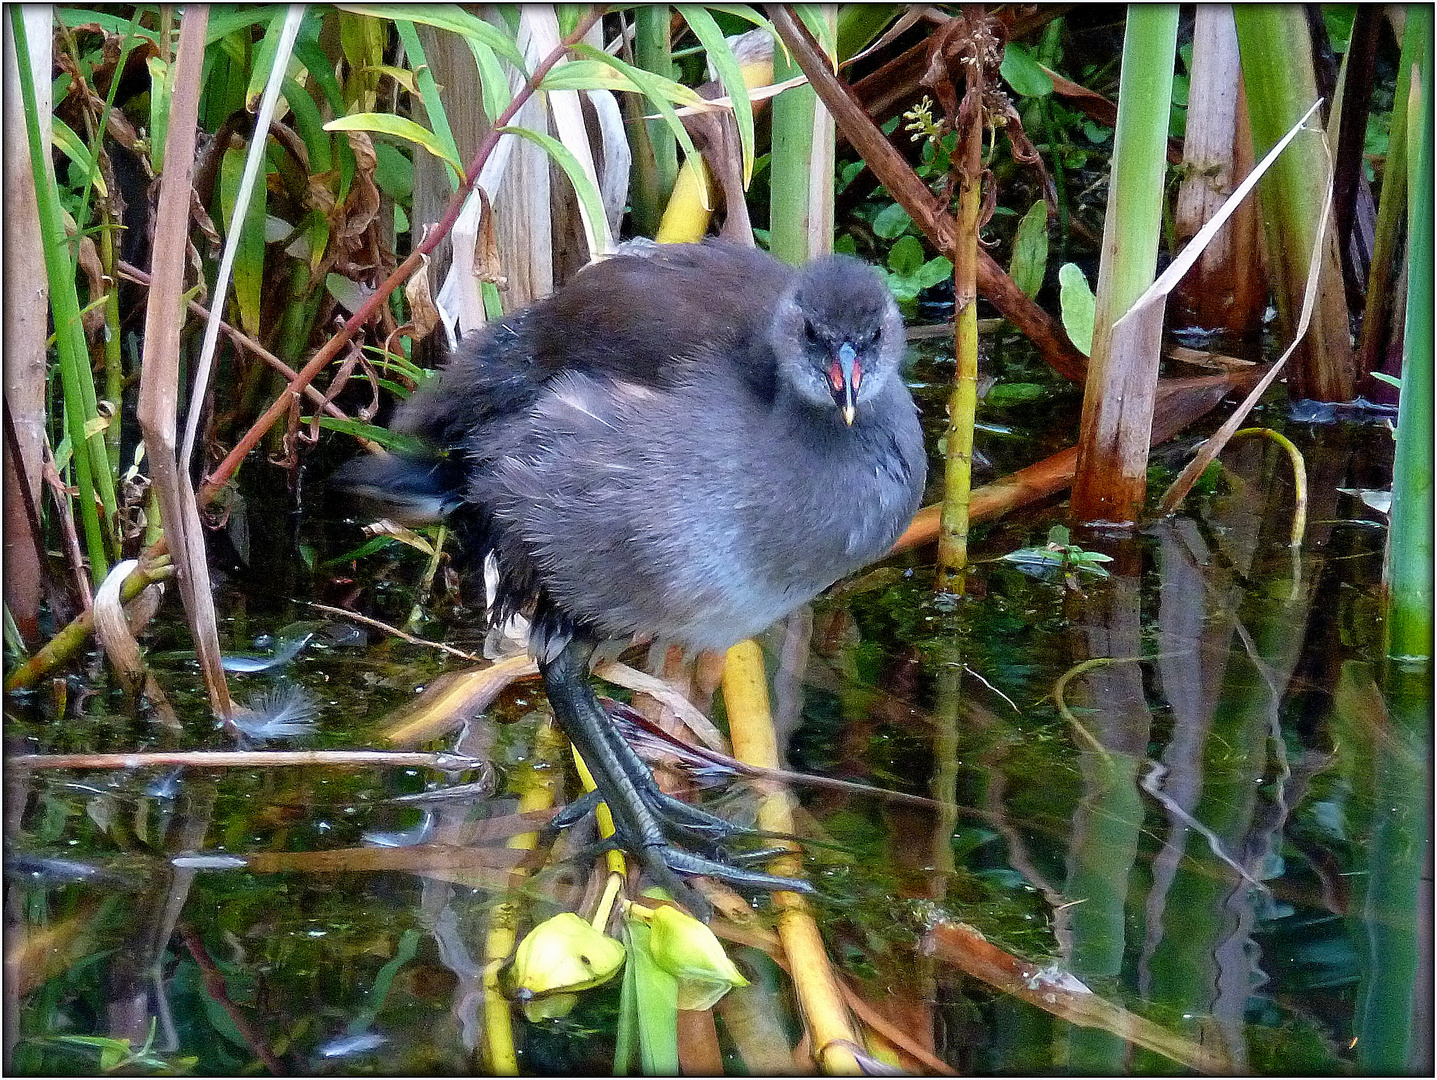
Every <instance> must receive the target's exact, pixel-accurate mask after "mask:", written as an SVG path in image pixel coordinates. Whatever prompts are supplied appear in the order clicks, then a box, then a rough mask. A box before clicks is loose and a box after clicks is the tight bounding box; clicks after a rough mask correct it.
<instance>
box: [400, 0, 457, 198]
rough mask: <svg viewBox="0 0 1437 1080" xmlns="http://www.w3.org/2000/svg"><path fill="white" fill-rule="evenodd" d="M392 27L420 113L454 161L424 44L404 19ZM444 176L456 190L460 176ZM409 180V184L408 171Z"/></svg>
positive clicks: (446, 118)
mask: <svg viewBox="0 0 1437 1080" xmlns="http://www.w3.org/2000/svg"><path fill="white" fill-rule="evenodd" d="M394 29H395V30H396V31H398V33H399V41H400V44H402V45H403V46H404V55H405V57H406V59H407V61H408V63H409V66H410V68H411V69H412V70H413V72H414V82H415V84H416V85H417V86H418V87H419V97H420V99H421V100H422V101H423V102H424V115H425V117H426V118H427V119H428V121H429V127H430V129H431V131H432V132H433V135H434V138H435V140H436V141H437V142H438V143H439V145H440V146H442V147H443V148H444V152H445V153H446V154H447V155H449V156H451V157H452V158H453V159H454V160H455V161H458V160H459V147H458V145H457V144H456V143H455V142H454V132H453V130H452V129H451V128H450V127H449V114H448V113H447V112H445V110H444V102H443V101H442V100H440V97H439V87H438V85H437V84H436V83H435V82H434V72H433V71H432V70H431V69H430V67H429V61H428V59H427V58H426V57H425V55H424V45H423V43H422V42H421V41H420V40H419V32H418V31H417V30H415V29H414V24H413V23H412V22H410V21H409V20H408V19H396V20H394ZM447 175H448V177H449V190H450V191H458V190H459V183H460V177H459V176H456V175H455V173H454V171H453V169H450V170H449V172H448V173H447ZM410 180H411V186H412V181H413V174H412V171H411V176H410Z"/></svg>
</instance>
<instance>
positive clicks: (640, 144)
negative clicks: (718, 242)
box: [625, 4, 702, 236]
mask: <svg viewBox="0 0 1437 1080" xmlns="http://www.w3.org/2000/svg"><path fill="white" fill-rule="evenodd" d="M669 17H670V8H669V6H668V5H667V4H643V5H640V6H639V7H637V8H635V9H634V62H635V64H637V65H638V66H639V67H641V68H643V69H644V70H645V71H652V72H654V73H655V74H656V75H662V76H663V77H664V78H666V79H668V78H672V77H673V67H674V64H673V60H672V58H671V56H670V50H669ZM625 105H626V106H627V107H628V108H630V109H632V110H633V112H634V113H635V114H637V113H639V112H640V111H641V108H642V106H641V105H640V102H639V99H638V98H637V97H636V96H634V95H632V94H628V95H625ZM630 130H631V132H632V134H631V139H632V142H633V147H634V188H633V210H632V213H633V216H634V226H635V228H636V229H637V230H638V232H639V233H641V234H642V235H644V236H653V235H655V234H656V233H657V232H658V229H659V223H660V221H662V219H663V211H664V207H665V206H666V205H667V204H668V201H669V196H670V195H671V194H672V193H673V190H674V183H675V181H677V179H678V176H679V143H678V139H677V138H676V137H675V136H674V133H673V131H672V130H671V129H670V128H669V125H668V124H666V123H664V121H663V120H662V119H658V120H641V121H639V122H637V123H633V124H631V127H630ZM700 235H702V233H700Z"/></svg>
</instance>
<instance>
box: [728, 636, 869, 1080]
mask: <svg viewBox="0 0 1437 1080" xmlns="http://www.w3.org/2000/svg"><path fill="white" fill-rule="evenodd" d="M723 689H724V701H725V703H726V704H727V706H728V716H729V733H730V736H731V738H732V739H733V746H734V756H735V757H736V758H738V759H739V760H740V761H746V762H749V763H750V764H753V765H761V766H763V767H765V768H770V769H774V768H777V767H778V764H779V759H778V744H777V742H776V740H775V737H774V732H773V720H772V717H771V715H770V713H769V705H768V686H767V682H766V676H765V674H764V666H763V653H762V652H761V651H760V650H759V647H758V645H757V644H756V643H755V642H753V641H751V640H750V641H741V642H739V643H738V644H737V645H735V646H733V647H732V648H731V649H729V651H728V657H727V663H726V665H725V667H724V674H723ZM790 799H791V796H789V795H788V793H787V792H785V791H783V790H782V789H780V788H778V787H777V785H770V787H769V792H768V794H767V795H766V796H765V797H764V799H763V801H762V802H761V803H760V804H759V810H758V828H759V829H761V830H763V831H765V832H772V833H792V832H793V809H792V804H791V802H790ZM768 869H769V871H770V872H771V873H774V874H779V875H782V876H785V877H793V876H794V875H796V874H798V873H799V872H800V871H801V870H802V860H801V859H800V857H799V854H798V852H797V851H796V850H792V849H791V853H790V854H788V855H782V856H779V857H778V858H776V859H774V860H773V861H772V862H771V863H770V864H769V867H768ZM773 905H774V907H775V909H777V911H778V936H779V939H780V940H781V941H782V942H783V948H784V952H785V953H786V954H787V956H788V961H789V965H790V967H789V970H790V972H791V973H792V975H793V982H794V989H795V991H796V992H797V994H798V1000H799V1004H800V1006H801V1008H802V1010H803V1019H804V1025H805V1027H806V1029H807V1031H808V1037H809V1043H810V1044H811V1046H812V1049H813V1057H814V1059H815V1060H816V1061H817V1062H818V1063H819V1067H820V1068H821V1069H822V1070H823V1071H824V1072H826V1073H831V1074H843V1075H857V1074H858V1073H860V1072H861V1071H862V1070H861V1069H860V1068H859V1065H858V1060H857V1059H856V1058H855V1057H854V1055H853V1047H855V1046H857V1045H858V1040H857V1037H856V1035H855V1033H854V1030H853V1025H852V1024H851V1023H850V1022H849V1019H848V1009H847V1007H846V1006H845V1005H844V1003H843V996H842V994H841V993H840V991H839V989H838V984H837V980H836V979H835V977H834V973H833V969H832V968H831V967H830V965H829V962H828V954H827V952H826V951H825V949H824V945H823V938H822V937H821V936H820V934H819V932H818V925H817V924H816V923H815V922H814V920H813V916H812V914H810V913H809V910H808V905H807V904H806V903H805V902H804V899H803V897H802V896H800V895H799V894H798V893H794V892H776V893H774V894H773Z"/></svg>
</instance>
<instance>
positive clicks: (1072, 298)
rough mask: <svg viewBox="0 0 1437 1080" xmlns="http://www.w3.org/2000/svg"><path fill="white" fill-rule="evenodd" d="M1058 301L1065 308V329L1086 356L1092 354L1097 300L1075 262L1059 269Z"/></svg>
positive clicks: (1065, 264)
mask: <svg viewBox="0 0 1437 1080" xmlns="http://www.w3.org/2000/svg"><path fill="white" fill-rule="evenodd" d="M1058 285H1059V293H1058V303H1059V306H1060V307H1061V308H1062V310H1063V329H1064V330H1066V331H1067V332H1068V337H1069V338H1070V339H1071V340H1072V342H1073V344H1074V345H1076V346H1077V347H1078V349H1079V351H1081V352H1082V354H1083V355H1084V356H1089V355H1091V354H1092V349H1093V319H1094V317H1095V316H1096V313H1097V302H1096V301H1095V300H1094V298H1093V290H1092V289H1090V288H1089V287H1088V279H1087V278H1085V277H1084V276H1083V272H1082V271H1081V270H1080V269H1078V267H1077V265H1076V264H1075V263H1064V264H1063V267H1062V269H1061V270H1059V271H1058Z"/></svg>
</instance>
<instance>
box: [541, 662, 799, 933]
mask: <svg viewBox="0 0 1437 1080" xmlns="http://www.w3.org/2000/svg"><path fill="white" fill-rule="evenodd" d="M593 650H594V646H593V643H592V642H588V641H582V640H577V639H576V640H573V641H570V642H569V643H568V644H567V645H565V646H564V648H563V650H561V651H560V653H559V654H558V656H556V657H554V658H553V659H552V660H548V661H544V662H541V663H540V665H539V667H540V671H541V672H542V674H543V677H544V688H545V691H546V692H547V694H548V697H549V702H550V704H551V705H553V707H554V716H555V717H556V719H557V720H558V721H559V726H560V727H562V728H563V729H564V732H565V734H567V735H568V736H569V739H570V740H571V741H572V742H573V743H574V745H575V746H576V747H577V748H578V750H579V753H580V754H581V755H582V756H583V758H584V762H585V763H586V764H587V765H588V766H589V771H590V772H592V773H593V775H594V781H595V784H596V786H597V787H598V789H599V792H600V794H601V795H602V796H603V798H604V801H605V802H606V803H608V806H609V809H610V811H612V813H613V815H614V822H615V825H616V827H617V828H618V830H619V832H620V834H621V838H622V839H623V841H624V842H625V844H626V845H627V846H628V847H629V849H630V851H631V853H632V854H633V855H635V856H636V857H637V858H638V859H639V860H640V861H641V862H642V863H643V864H644V867H645V868H646V869H647V870H648V871H649V873H650V874H651V875H652V876H653V877H654V879H655V880H656V881H657V882H658V883H659V884H660V885H662V886H663V887H664V888H666V889H668V890H669V892H670V893H672V894H673V895H674V897H675V898H676V899H679V900H680V901H681V902H682V903H683V904H684V905H685V906H686V907H688V908H690V909H691V910H692V911H693V912H694V914H696V915H699V916H700V917H706V915H707V913H708V911H709V905H708V903H707V901H705V900H704V899H703V898H702V897H701V896H699V894H698V893H697V892H696V891H695V890H694V889H693V888H692V887H690V886H689V885H687V884H686V883H685V882H684V881H683V879H681V878H680V877H679V876H678V874H677V873H676V872H675V871H682V872H683V873H687V874H704V875H707V876H709V877H713V878H717V879H718V880H720V881H724V882H727V883H729V884H730V885H734V886H737V887H739V888H745V889H748V890H750V891H769V890H775V889H784V890H789V891H794V892H811V891H812V889H811V887H810V886H809V885H808V884H807V883H806V882H802V881H798V880H796V879H793V878H782V877H776V876H775V875H773V874H764V873H759V872H757V871H753V870H743V869H740V868H738V867H735V866H730V865H727V864H725V863H721V862H717V861H715V860H713V859H706V858H702V857H700V856H697V855H694V854H691V853H690V852H687V851H684V850H683V849H681V848H679V847H675V846H674V845H673V844H671V843H669V842H668V839H667V837H666V830H665V826H664V824H663V823H664V822H666V821H667V822H668V830H667V831H668V832H674V831H676V830H690V831H691V830H692V829H693V828H694V825H695V824H697V825H698V826H699V827H700V828H703V827H708V819H711V818H712V815H707V814H703V812H702V811H698V814H702V819H701V820H700V821H698V822H696V821H695V816H694V815H693V814H691V813H689V811H693V810H694V809H695V808H693V807H689V806H687V804H682V803H680V805H683V806H684V813H683V816H684V818H685V820H683V821H673V820H672V817H673V816H674V812H673V811H672V810H671V809H670V803H679V800H676V799H670V798H668V797H662V798H661V797H660V796H661V795H662V793H661V792H659V791H658V787H657V785H656V784H655V783H654V780H653V775H652V774H651V773H650V772H649V770H648V767H647V766H646V765H644V764H643V762H641V761H640V760H639V758H638V755H637V754H635V753H634V752H633V749H632V748H631V747H629V746H628V744H627V743H626V742H624V741H623V739H622V738H621V737H619V735H618V732H617V731H615V730H614V728H613V725H612V722H611V721H610V720H609V717H608V715H607V714H606V713H605V712H604V710H603V706H601V705H600V704H599V699H598V697H597V695H595V693H594V690H593V687H592V686H591V685H590V683H589V673H588V661H589V657H590V655H592V653H593ZM620 746H622V747H623V749H622V750H621V749H620ZM713 820H720V821H721V819H713ZM725 824H726V823H725ZM701 840H702V838H701ZM706 846H707V845H706Z"/></svg>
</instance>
